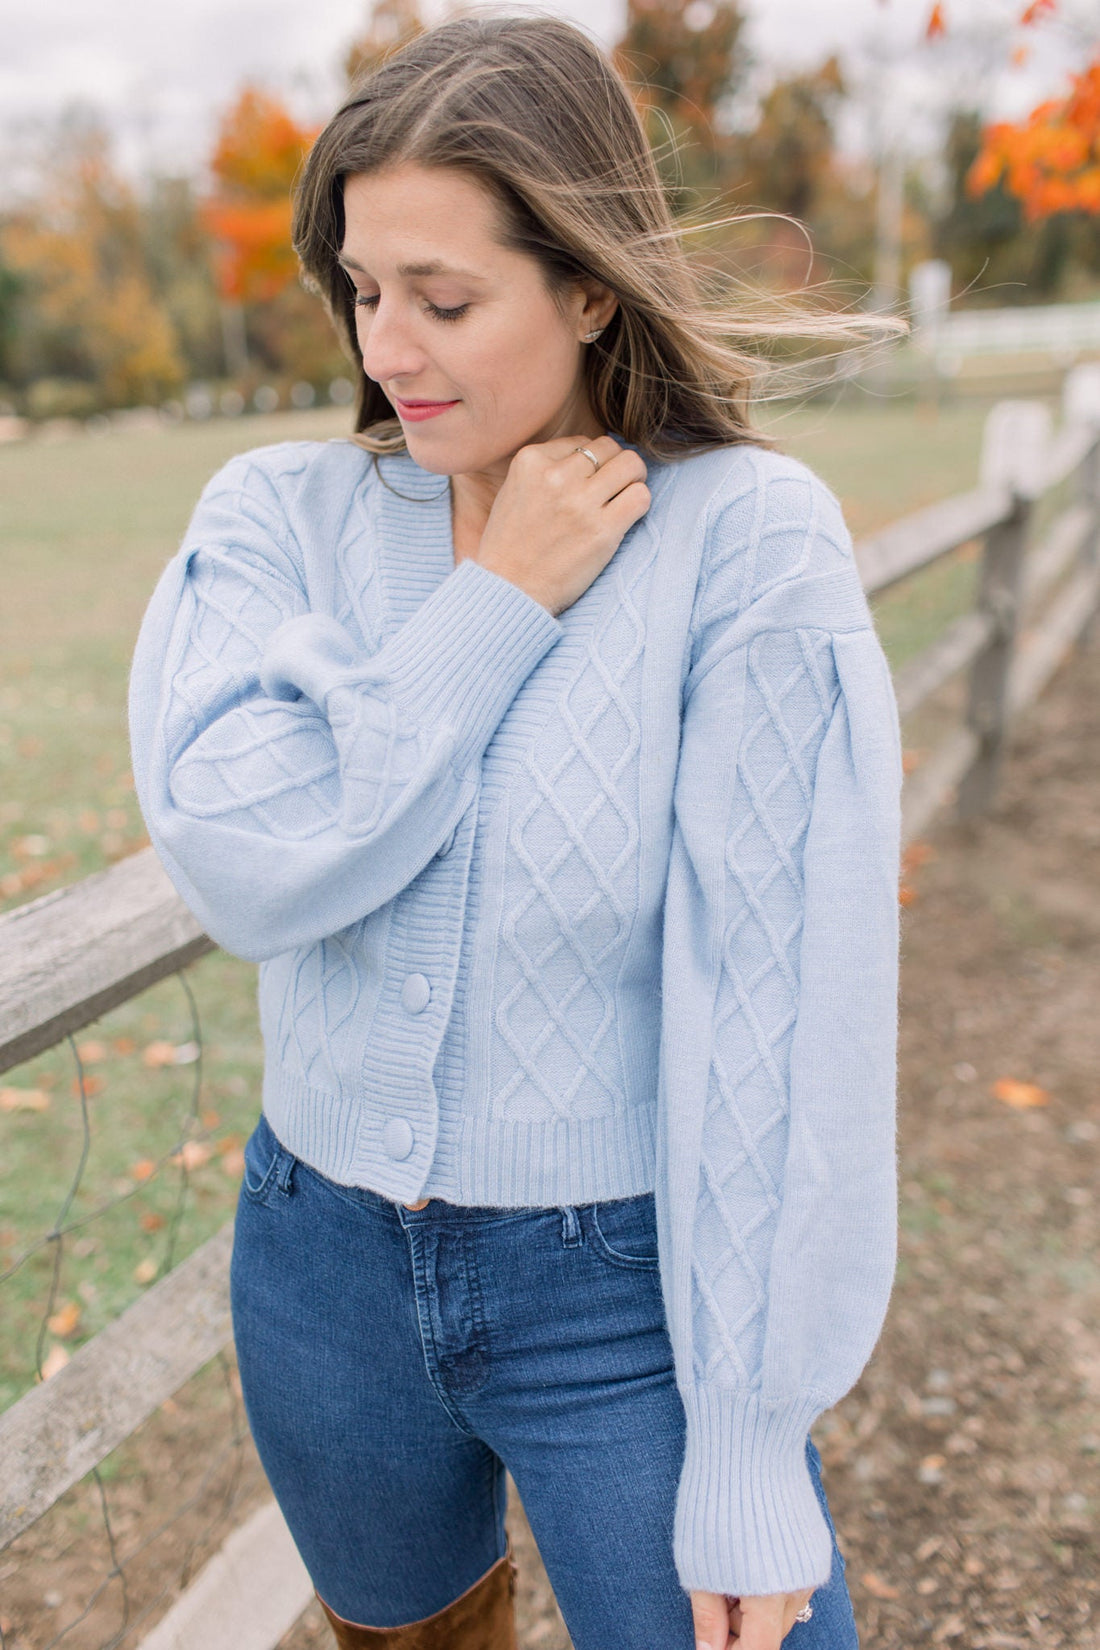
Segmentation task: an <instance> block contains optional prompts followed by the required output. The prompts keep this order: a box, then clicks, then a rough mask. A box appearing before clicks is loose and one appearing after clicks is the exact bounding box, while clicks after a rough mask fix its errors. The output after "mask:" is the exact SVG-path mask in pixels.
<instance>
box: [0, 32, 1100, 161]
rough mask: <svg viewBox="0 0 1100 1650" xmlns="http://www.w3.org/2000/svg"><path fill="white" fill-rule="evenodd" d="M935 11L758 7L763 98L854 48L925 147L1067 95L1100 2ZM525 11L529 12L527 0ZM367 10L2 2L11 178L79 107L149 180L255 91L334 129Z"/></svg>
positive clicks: (756, 44)
mask: <svg viewBox="0 0 1100 1650" xmlns="http://www.w3.org/2000/svg"><path fill="white" fill-rule="evenodd" d="M696 3H697V4H699V5H700V6H705V5H706V3H707V0H696ZM930 4H931V0H746V6H745V9H746V11H747V12H748V14H749V16H750V30H749V45H750V48H751V50H752V52H753V54H754V56H755V58H756V60H757V69H756V71H755V77H754V80H753V82H752V84H753V85H754V86H755V87H756V88H758V89H762V88H763V87H765V86H766V84H767V82H768V80H769V78H770V77H771V76H772V75H774V74H775V73H776V72H778V71H780V70H782V69H787V68H790V67H793V66H807V65H809V64H812V63H815V62H818V61H820V60H821V59H822V58H823V57H824V56H825V55H826V54H827V53H828V52H829V51H833V50H837V51H840V52H841V54H842V56H843V59H844V61H845V65H846V67H848V68H849V71H850V73H851V75H852V76H853V77H854V78H856V79H858V80H860V81H861V83H862V84H864V85H867V86H868V87H869V89H870V91H871V92H877V94H878V102H879V107H880V113H881V117H882V118H883V119H885V120H887V121H892V122H893V124H894V126H895V128H896V129H897V130H896V136H897V137H898V138H900V139H901V140H902V141H904V142H906V143H907V144H909V146H910V147H915V148H919V147H920V146H921V144H922V143H923V142H924V141H925V140H926V138H927V135H928V131H929V130H930V127H929V114H930V112H932V111H933V110H934V109H935V108H936V107H937V106H939V105H940V104H942V103H943V101H945V100H948V99H950V97H952V96H953V95H956V93H957V95H958V96H966V95H970V94H972V93H973V90H974V88H975V86H976V85H980V86H981V87H982V91H983V101H984V102H985V103H986V105H987V107H988V108H989V109H991V110H992V111H993V112H995V113H997V114H999V115H1004V116H1011V115H1013V114H1018V113H1021V112H1022V111H1023V110H1024V109H1026V108H1027V107H1029V106H1030V104H1031V103H1033V102H1034V101H1035V99H1036V97H1037V96H1040V95H1042V96H1048V95H1052V94H1053V93H1055V92H1057V91H1058V90H1060V89H1061V88H1062V86H1063V85H1064V84H1065V78H1066V74H1067V71H1068V69H1069V68H1070V67H1071V66H1073V65H1074V63H1075V62H1076V65H1077V66H1081V63H1082V62H1083V56H1082V53H1083V37H1082V35H1081V34H1080V33H1078V34H1076V35H1074V33H1073V32H1072V31H1071V30H1070V29H1068V28H1067V25H1066V22H1065V21H1064V19H1065V18H1066V17H1067V16H1068V15H1070V14H1074V15H1076V17H1078V18H1079V19H1086V20H1087V19H1089V18H1095V14H1096V8H1095V6H1094V5H1093V4H1092V3H1091V0H1062V4H1061V6H1060V12H1061V14H1062V18H1063V21H1060V22H1058V23H1057V24H1054V25H1051V24H1049V23H1048V24H1045V25H1044V26H1043V27H1041V28H1034V29H1029V30H1016V31H1013V29H1012V26H1011V25H1012V22H1013V20H1014V18H1015V17H1016V16H1017V15H1018V14H1019V12H1020V11H1021V10H1022V6H1023V0H945V9H946V12H947V16H948V21H949V24H950V25H951V32H952V45H951V47H950V49H945V48H942V47H938V46H929V45H927V44H925V43H924V41H923V31H924V24H925V21H926V19H927V16H928V12H929V10H930ZM441 9H442V3H441V0H434V10H433V5H432V4H429V5H428V6H426V7H425V11H426V14H427V15H428V16H433V15H439V13H440V11H441ZM511 9H524V0H517V3H516V4H514V5H513V6H512V7H511ZM540 9H543V10H548V11H554V12H556V13H558V14H560V15H563V16H566V17H570V18H572V19H573V20H574V21H576V22H578V23H580V24H582V26H584V27H586V28H588V29H589V30H590V32H592V33H593V34H594V35H595V36H596V37H597V39H599V40H600V41H601V42H602V43H603V44H604V45H610V44H612V43H613V42H614V40H615V39H616V38H617V36H618V34H619V32H620V29H621V25H622V18H623V15H624V12H625V0H553V3H548V0H542V5H541V8H540ZM366 13H367V5H366V0H173V3H172V4H167V3H165V0H33V3H28V0H0V24H2V32H0V39H2V41H3V44H2V46H0V141H2V142H3V144H4V147H5V149H6V150H7V152H8V156H9V165H8V172H9V177H10V176H14V175H15V172H13V171H12V160H11V157H13V156H15V157H16V158H17V157H18V155H19V153H20V152H22V153H24V154H25V153H28V152H30V151H32V150H33V147H34V144H35V141H36V134H37V132H38V130H39V128H40V126H41V125H45V124H48V123H49V122H50V121H51V120H53V119H56V117H57V115H58V114H59V113H60V111H61V110H62V109H63V107H64V106H65V105H66V104H67V103H71V102H72V101H73V100H82V101H84V102H86V103H90V104H93V105H95V106H97V107H98V108H100V109H101V110H102V111H103V112H104V113H105V114H106V116H107V118H108V120H109V121H110V123H111V126H112V128H113V130H114V131H115V133H116V136H117V153H118V157H119V159H120V161H121V163H122V164H123V165H124V166H125V168H126V169H127V170H128V171H130V172H132V173H134V174H140V173H142V172H146V171H149V170H152V169H156V170H158V171H169V172H175V171H190V172H195V171H198V170H199V169H200V168H201V166H202V162H203V159H204V157H205V156H206V154H208V152H209V150H210V146H211V140H212V135H213V132H214V129H215V126H216V122H217V118H218V114H219V112H220V111H221V110H222V109H223V108H224V107H225V106H226V104H227V103H228V102H229V101H230V100H231V98H232V97H233V95H234V93H235V91H236V90H237V88H238V87H239V86H240V84H241V83H242V81H244V80H245V79H251V80H253V81H255V82H257V83H259V84H261V85H264V86H267V87H269V88H271V89H273V90H276V91H278V92H280V93H281V94H282V95H284V96H285V97H287V98H288V99H289V100H290V101H291V103H292V104H293V106H294V107H295V108H296V109H297V110H298V112H299V113H300V115H302V116H304V117H308V118H311V119H317V120H320V119H322V118H323V117H324V115H325V114H326V113H327V112H328V111H329V110H330V109H331V108H332V107H333V105H334V103H335V101H336V98H337V96H338V93H339V89H340V84H341V81H340V61H341V57H342V53H343V50H344V48H345V47H346V45H347V43H348V42H349V40H351V39H352V38H353V37H354V36H355V35H356V33H358V32H360V31H361V29H362V26H363V22H364V18H365V16H366ZM1092 28H1093V36H1094V38H1095V34H1096V33H1097V32H1100V31H1098V30H1097V27H1096V24H1095V22H1094V23H1093V25H1092ZM972 29H976V30H977V31H978V32H980V33H982V34H983V35H984V36H985V44H984V46H982V45H976V46H975V48H974V51H975V55H973V56H971V57H970V58H968V59H966V60H965V61H964V60H963V59H962V56H961V52H960V47H961V42H962V41H963V40H964V39H966V38H967V37H968V34H969V31H970V30H972ZM1016 43H1019V44H1025V43H1026V44H1029V45H1030V46H1031V47H1032V55H1031V59H1030V61H1029V63H1028V64H1027V65H1025V66H1024V67H1022V68H1013V67H1012V66H1011V64H1010V54H1011V50H1012V47H1013V45H1014V44H1016ZM983 54H984V55H983ZM865 127H866V121H865V120H863V119H862V118H857V117H855V116H853V117H850V118H849V120H848V122H847V125H846V127H845V129H844V130H843V131H842V133H841V140H842V146H843V147H845V148H847V149H849V150H854V151H858V150H859V149H860V148H862V147H864V146H865V144H866V142H867V133H866V130H865ZM15 171H18V166H16V168H15ZM0 187H2V180H0Z"/></svg>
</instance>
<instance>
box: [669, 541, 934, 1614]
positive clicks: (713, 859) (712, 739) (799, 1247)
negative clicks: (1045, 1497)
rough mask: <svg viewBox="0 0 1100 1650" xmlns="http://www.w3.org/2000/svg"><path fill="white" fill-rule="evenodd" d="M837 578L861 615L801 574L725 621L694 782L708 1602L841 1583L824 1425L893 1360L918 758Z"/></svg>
mask: <svg viewBox="0 0 1100 1650" xmlns="http://www.w3.org/2000/svg"><path fill="white" fill-rule="evenodd" d="M827 578H832V579H833V580H834V583H837V582H838V583H839V586H840V590H841V595H842V597H843V600H842V603H841V605H842V606H844V605H846V606H847V608H848V610H849V612H850V614H851V618H850V620H849V621H846V622H845V625H844V627H843V628H828V627H825V626H824V625H818V624H816V623H815V622H814V611H815V607H816V606H819V605H820V606H822V607H824V604H819V603H817V602H815V600H814V599H813V597H812V596H810V598H809V599H808V600H802V599H801V598H800V592H799V585H800V582H801V585H802V589H803V590H804V591H807V592H808V591H809V589H810V586H811V585H812V583H813V581H812V578H811V579H803V580H801V581H800V579H799V578H795V579H793V580H790V581H788V582H787V584H786V585H785V586H783V588H782V589H781V590H779V591H778V592H775V593H773V598H774V599H773V601H772V606H773V607H774V610H775V611H774V617H773V618H771V619H767V618H762V619H761V620H760V621H759V622H758V623H757V622H754V618H753V609H752V607H751V606H750V607H749V608H748V609H747V610H746V611H745V612H743V613H741V614H739V615H737V616H736V617H735V618H733V619H732V620H731V618H730V617H729V615H728V614H727V615H726V616H725V617H723V616H722V615H718V616H717V617H716V618H715V619H714V620H713V622H712V623H711V624H710V625H709V627H708V628H707V629H706V631H705V633H704V634H703V636H702V637H701V640H700V645H699V648H698V650H697V651H698V660H699V663H698V666H697V668H696V669H695V670H694V671H693V673H692V674H691V676H689V679H688V682H687V685H686V698H685V708H684V718H683V731H682V742H681V753H680V762H679V767H678V770H677V777H676V785H675V795H674V829H673V844H672V852H671V859H670V865H669V879H668V884H667V892H666V902H665V928H664V941H663V964H662V979H663V1004H662V1015H663V1019H662V1037H661V1056H660V1081H659V1104H658V1120H659V1134H658V1178H657V1208H658V1222H659V1235H660V1250H661V1272H662V1285H663V1288H664V1293H665V1299H666V1306H667V1315H668V1320H669V1326H670V1332H671V1337H672V1342H673V1349H674V1353H675V1360H676V1371H677V1384H678V1387H679V1390H680V1394H681V1397H682V1399H683V1402H684V1408H685V1413H686V1420H687V1433H686V1452H685V1460H684V1466H683V1472H682V1475H681V1480H680V1485H679V1492H678V1497H677V1504H676V1514H675V1529H674V1551H675V1559H676V1564H677V1569H678V1573H679V1575H680V1579H681V1582H682V1584H683V1586H684V1587H685V1588H687V1589H705V1590H707V1591H713V1592H721V1593H728V1594H746V1595H757V1594H765V1593H778V1592H788V1591H793V1590H796V1589H798V1588H801V1587H807V1586H816V1585H819V1584H820V1583H822V1582H824V1581H825V1580H826V1579H827V1576H828V1573H829V1567H830V1559H831V1541H830V1537H829V1532H828V1528H827V1525H826V1522H825V1520H824V1517H823V1515H822V1512H821V1509H820V1507H819V1505H818V1502H817V1499H816V1495H815V1492H814V1488H813V1484H812V1481H811V1479H810V1475H809V1471H808V1468H807V1464H806V1459H805V1445H806V1437H807V1433H808V1431H809V1428H810V1426H811V1424H812V1423H813V1421H814V1420H815V1418H816V1417H817V1416H818V1415H819V1414H820V1413H821V1412H822V1411H823V1410H825V1409H826V1408H828V1407H829V1406H831V1405H832V1404H834V1403H836V1402H837V1401H838V1400H839V1399H840V1398H841V1397H842V1396H843V1395H844V1393H845V1392H847V1391H848V1389H849V1388H850V1387H851V1386H852V1385H853V1384H854V1382H855V1381H856V1379H857V1378H858V1376H859V1374H860V1371H861V1370H862V1368H863V1366H864V1364H865V1362H866V1360H867V1358H868V1357H869V1356H870V1353H871V1351H872V1350H873V1347H874V1344H875V1341H876V1339H877V1337H878V1334H879V1331H880V1328H881V1325H882V1322H883V1318H884V1315H885V1311H886V1306H887V1302H888V1298H889V1294H890V1289H891V1284H892V1279H893V1273H894V1265H895V1254H896V1150H895V1093H896V1048H897V989H898V943H899V915H898V870H899V848H900V791H901V778H902V769H901V745H900V735H899V728H898V717H897V705H896V701H895V698H894V694H893V687H892V682H891V678H890V672H889V668H888V665H887V662H886V659H885V656H884V654H883V651H882V648H881V645H880V643H879V640H878V637H877V635H876V633H875V630H874V628H873V625H872V623H871V619H870V614H869V611H868V610H867V609H866V603H865V599H864V598H863V596H862V591H861V589H860V587H859V585H858V575H857V573H856V571H855V567H854V563H849V566H848V569H847V571H845V570H844V569H843V568H842V569H840V570H839V571H837V572H835V573H833V574H830V575H827ZM845 580H847V587H846V588H845ZM822 588H824V586H822ZM784 593H786V594H784ZM762 605H763V606H764V607H766V606H767V604H766V603H765V604H762ZM861 609H862V615H863V616H862V617H861ZM784 613H786V615H787V616H786V617H784ZM792 615H793V622H792Z"/></svg>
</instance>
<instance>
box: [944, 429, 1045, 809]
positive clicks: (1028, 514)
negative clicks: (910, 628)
mask: <svg viewBox="0 0 1100 1650" xmlns="http://www.w3.org/2000/svg"><path fill="white" fill-rule="evenodd" d="M1050 435H1051V415H1050V410H1049V408H1048V407H1046V406H1045V405H1044V404H1043V402H1041V401H999V402H998V403H997V405H996V406H995V407H994V408H993V409H992V411H991V412H990V414H989V417H988V418H987V419H986V423H985V433H984V438H983V443H982V459H981V482H982V485H983V486H989V487H1005V488H1008V489H1009V490H1010V491H1011V493H1012V499H1013V504H1012V511H1011V514H1010V515H1009V517H1008V519H1007V520H1006V521H1004V522H1002V523H1001V524H1000V525H999V526H997V527H994V528H991V530H990V531H989V532H988V533H987V534H986V537H985V550H984V553H983V555H982V565H981V576H980V582H979V589H978V599H977V607H978V611H979V612H981V613H988V614H989V615H990V617H991V619H992V621H993V634H992V637H991V640H990V641H989V643H988V644H987V646H985V647H984V648H983V649H982V651H981V652H980V653H979V654H978V655H977V657H976V658H975V660H974V663H973V665H972V666H971V671H970V693H969V703H968V706H967V713H966V719H967V722H968V724H969V726H970V727H971V729H972V730H973V732H974V733H975V734H976V735H977V739H978V753H977V755H976V756H975V758H974V761H973V762H972V763H971V765H970V767H969V768H968V770H967V771H966V773H965V774H964V775H963V777H962V779H961V780H960V782H959V787H958V793H957V796H956V804H955V813H956V817H957V818H959V819H969V818H971V817H972V816H973V815H974V814H978V813H982V812H984V811H985V809H987V808H988V807H989V806H990V804H991V802H992V800H993V796H994V794H995V792H996V789H997V781H998V778H999V776H1000V767H1001V759H1002V756H1003V753H1004V746H1005V737H1006V734H1007V732H1008V684H1009V674H1010V671H1011V668H1012V657H1013V651H1014V648H1015V643H1016V627H1017V614H1018V609H1019V604H1020V583H1021V576H1022V573H1023V564H1024V556H1025V555H1026V553H1027V544H1028V535H1029V532H1030V529H1031V518H1032V514H1033V511H1034V506H1035V499H1036V498H1037V497H1038V495H1039V494H1040V493H1041V491H1042V488H1043V480H1044V470H1045V467H1046V458H1047V451H1048V448H1049V444H1050Z"/></svg>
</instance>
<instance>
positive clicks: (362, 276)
mask: <svg viewBox="0 0 1100 1650" xmlns="http://www.w3.org/2000/svg"><path fill="white" fill-rule="evenodd" d="M344 212H345V221H346V228H345V234H344V244H343V247H342V248H341V252H340V262H341V263H342V264H343V266H344V268H345V269H346V270H347V272H348V275H349V276H350V278H351V281H352V284H353V285H354V287H355V294H356V307H355V315H356V323H357V324H356V331H357V335H358V340H359V349H360V352H361V354H362V357H363V370H364V371H365V373H366V374H367V377H368V378H373V379H375V380H376V381H377V382H378V383H379V384H380V385H381V386H382V389H383V390H384V391H385V394H386V396H387V397H388V398H389V400H390V401H391V402H392V404H393V407H394V411H395V412H396V413H397V415H398V417H399V418H400V420H401V423H402V426H403V428H404V432H405V436H406V439H407V442H408V448H409V452H410V454H411V455H412V457H413V458H414V459H415V460H416V462H417V463H418V464H420V465H421V466H422V467H423V468H424V469H425V470H430V471H433V472H435V473H436V474H438V475H461V474H481V475H486V476H491V477H494V478H497V479H503V476H504V474H505V473H506V472H507V468H508V463H509V461H510V460H511V458H512V456H513V454H514V453H516V452H517V451H518V449H519V448H520V447H522V446H525V445H526V444H527V443H529V442H535V441H549V440H550V439H551V438H552V437H554V436H557V435H573V434H578V435H589V436H591V435H599V434H601V433H603V432H602V426H601V425H600V424H599V423H598V421H597V420H596V419H595V418H594V415H593V413H592V409H591V407H590V405H589V402H588V397H587V393H586V390H585V384H584V373H583V365H584V355H583V352H584V350H585V349H586V348H587V345H585V344H583V343H582V342H581V339H582V338H583V336H584V334H585V333H586V332H589V331H591V330H592V329H593V328H594V327H597V326H603V325H605V324H606V322H607V320H608V319H610V315H611V313H613V311H614V307H615V302H614V298H613V297H612V295H611V294H610V293H609V291H608V290H607V289H606V288H603V287H598V286H595V285H593V286H592V287H591V289H590V291H589V292H588V293H586V292H585V291H584V290H582V289H581V288H580V287H577V288H575V289H574V288H570V289H569V290H568V293H567V294H566V295H565V296H564V298H563V299H562V300H561V301H560V302H559V303H556V302H555V301H554V299H553V298H551V296H550V293H549V292H548V291H547V289H546V285H545V282H544V279H543V274H542V270H541V267H540V265H539V264H538V263H537V262H536V260H535V259H534V258H532V257H530V256H528V255H527V254H526V253H522V252H515V251H511V250H509V249H508V248H507V247H504V246H502V245H501V244H500V241H499V239H498V234H499V209H498V207H497V203H496V200H495V198H494V197H493V196H492V195H490V194H489V192H488V190H487V189H485V188H484V187H483V185H482V184H481V183H479V182H478V181H477V180H476V179H474V178H472V177H471V176H469V175H468V174H467V173H465V172H460V171H457V170H454V169H451V168H442V167H439V168H427V167H422V166H414V165H402V166H397V167H393V168H390V169H387V170H385V171H381V172H370V173H361V174H356V175H354V176H352V177H349V178H348V179H347V180H346V182H345V185H344Z"/></svg>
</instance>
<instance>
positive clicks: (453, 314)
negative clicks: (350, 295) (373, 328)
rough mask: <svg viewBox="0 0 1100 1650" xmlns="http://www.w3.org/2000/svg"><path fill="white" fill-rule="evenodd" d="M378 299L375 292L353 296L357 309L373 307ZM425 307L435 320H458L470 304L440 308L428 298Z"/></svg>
mask: <svg viewBox="0 0 1100 1650" xmlns="http://www.w3.org/2000/svg"><path fill="white" fill-rule="evenodd" d="M378 299H379V294H378V293H377V292H371V293H367V292H359V293H357V294H356V297H355V305H356V308H357V309H358V308H360V307H361V308H363V309H375V308H376V307H377V305H378ZM425 307H426V308H427V311H428V314H429V315H431V316H432V317H433V319H434V320H436V321H459V320H461V319H462V317H463V316H464V315H465V313H466V311H467V310H468V309H469V307H470V306H469V304H457V305H456V306H455V308H454V309H440V307H439V305H438V304H433V303H431V302H429V301H428V300H425Z"/></svg>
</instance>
